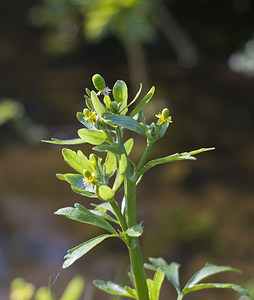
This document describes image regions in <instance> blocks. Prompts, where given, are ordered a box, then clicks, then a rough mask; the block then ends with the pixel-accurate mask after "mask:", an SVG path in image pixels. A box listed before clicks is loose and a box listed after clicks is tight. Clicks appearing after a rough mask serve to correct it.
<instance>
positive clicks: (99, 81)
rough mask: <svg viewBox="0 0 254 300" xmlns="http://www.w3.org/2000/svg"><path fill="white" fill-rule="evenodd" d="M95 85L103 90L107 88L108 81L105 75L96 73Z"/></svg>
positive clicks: (94, 76)
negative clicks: (104, 77) (106, 81)
mask: <svg viewBox="0 0 254 300" xmlns="http://www.w3.org/2000/svg"><path fill="white" fill-rule="evenodd" d="M92 81H93V85H94V87H95V88H96V89H97V90H98V91H99V92H101V91H102V90H103V89H105V88H106V83H105V80H104V79H103V77H102V76H101V75H100V74H95V75H93V77H92Z"/></svg>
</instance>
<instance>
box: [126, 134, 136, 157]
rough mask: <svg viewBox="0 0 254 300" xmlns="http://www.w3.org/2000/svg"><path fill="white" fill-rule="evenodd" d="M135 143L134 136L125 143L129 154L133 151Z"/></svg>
mask: <svg viewBox="0 0 254 300" xmlns="http://www.w3.org/2000/svg"><path fill="white" fill-rule="evenodd" d="M133 144H134V139H133V138H130V139H129V140H127V141H126V142H125V143H124V148H125V151H126V153H127V155H129V154H130V153H131V150H132V147H133Z"/></svg>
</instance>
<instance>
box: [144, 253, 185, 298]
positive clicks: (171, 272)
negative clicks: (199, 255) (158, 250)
mask: <svg viewBox="0 0 254 300" xmlns="http://www.w3.org/2000/svg"><path fill="white" fill-rule="evenodd" d="M149 261H150V262H151V263H152V265H149V264H145V267H146V268H149V269H152V270H156V269H158V268H160V269H161V270H162V271H163V273H164V274H165V276H166V278H167V279H168V280H169V281H170V282H171V284H172V285H173V286H174V288H175V289H176V291H177V293H180V290H181V288H180V282H179V267H180V265H179V264H178V263H176V262H172V263H170V264H169V265H168V264H167V262H166V261H165V260H164V259H163V258H162V257H159V258H153V257H149Z"/></svg>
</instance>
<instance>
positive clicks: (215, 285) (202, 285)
mask: <svg viewBox="0 0 254 300" xmlns="http://www.w3.org/2000/svg"><path fill="white" fill-rule="evenodd" d="M211 288H216V289H218V288H221V289H232V290H234V291H236V292H238V293H239V294H242V295H244V296H246V297H250V295H249V293H248V291H247V290H245V289H244V288H242V287H241V286H240V285H237V284H233V283H200V284H196V285H194V286H192V287H189V288H188V287H185V288H184V289H183V292H182V294H183V295H186V294H188V293H190V292H194V291H199V290H203V289H211Z"/></svg>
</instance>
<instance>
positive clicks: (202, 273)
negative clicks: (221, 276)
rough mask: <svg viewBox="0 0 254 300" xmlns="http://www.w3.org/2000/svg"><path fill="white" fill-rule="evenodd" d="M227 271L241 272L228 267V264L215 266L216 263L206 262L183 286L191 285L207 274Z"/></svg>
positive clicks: (188, 286)
mask: <svg viewBox="0 0 254 300" xmlns="http://www.w3.org/2000/svg"><path fill="white" fill-rule="evenodd" d="M227 271H233V272H237V273H241V271H240V270H238V269H235V268H232V267H229V266H216V265H213V264H209V263H207V264H206V265H205V266H204V267H203V268H202V269H200V270H199V271H198V272H197V273H195V274H194V275H193V276H192V277H191V279H190V280H189V281H188V283H187V284H186V285H185V287H187V288H190V287H193V286H194V285H196V284H197V283H198V282H200V281H201V280H203V279H205V278H206V277H208V276H211V275H214V274H217V273H222V272H227Z"/></svg>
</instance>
